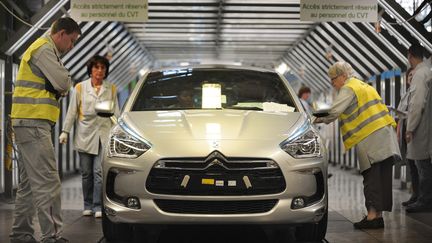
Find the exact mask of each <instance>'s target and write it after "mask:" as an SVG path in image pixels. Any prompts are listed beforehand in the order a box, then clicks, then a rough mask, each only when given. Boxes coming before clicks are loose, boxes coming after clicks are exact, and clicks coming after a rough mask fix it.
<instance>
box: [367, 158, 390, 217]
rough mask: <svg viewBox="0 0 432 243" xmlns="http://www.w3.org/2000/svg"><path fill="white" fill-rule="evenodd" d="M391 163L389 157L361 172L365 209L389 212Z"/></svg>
mask: <svg viewBox="0 0 432 243" xmlns="http://www.w3.org/2000/svg"><path fill="white" fill-rule="evenodd" d="M393 162H394V158H393V157H390V158H387V159H385V160H383V161H381V162H378V163H374V164H372V166H371V168H369V169H367V170H365V171H363V172H362V175H363V186H364V196H365V204H366V208H367V209H368V211H369V209H370V208H374V209H375V210H376V211H379V212H380V211H389V212H391V210H392V206H393V191H392V190H393V189H392V184H393Z"/></svg>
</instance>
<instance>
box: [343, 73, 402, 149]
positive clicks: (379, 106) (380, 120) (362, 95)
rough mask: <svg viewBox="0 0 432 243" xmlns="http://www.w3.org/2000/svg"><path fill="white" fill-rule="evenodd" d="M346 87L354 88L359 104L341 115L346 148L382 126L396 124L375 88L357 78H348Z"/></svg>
mask: <svg viewBox="0 0 432 243" xmlns="http://www.w3.org/2000/svg"><path fill="white" fill-rule="evenodd" d="M344 87H348V88H350V89H352V90H353V91H354V93H355V95H356V97H357V104H356V105H354V106H351V107H348V108H347V109H346V110H345V111H344V112H343V113H342V114H340V115H339V126H340V129H341V132H342V140H343V143H344V145H345V149H346V150H348V149H350V148H352V147H353V146H354V145H356V144H358V143H359V142H361V141H362V140H363V139H365V138H366V137H367V136H369V135H370V134H372V133H373V132H375V131H376V130H378V129H380V128H383V127H385V126H387V125H392V126H394V127H395V126H396V122H395V121H394V119H393V118H392V117H391V116H390V114H389V112H388V109H387V107H386V105H385V104H383V102H382V99H381V97H380V96H379V94H378V92H377V91H376V90H375V88H373V87H372V86H370V85H368V84H366V83H364V82H362V81H360V80H358V79H356V78H351V79H349V80H347V81H346V83H345V85H344Z"/></svg>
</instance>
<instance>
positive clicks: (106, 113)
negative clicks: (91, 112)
mask: <svg viewBox="0 0 432 243" xmlns="http://www.w3.org/2000/svg"><path fill="white" fill-rule="evenodd" d="M95 111H96V114H97V115H98V116H101V117H111V116H113V115H114V102H113V101H111V100H104V101H99V102H96V104H95Z"/></svg>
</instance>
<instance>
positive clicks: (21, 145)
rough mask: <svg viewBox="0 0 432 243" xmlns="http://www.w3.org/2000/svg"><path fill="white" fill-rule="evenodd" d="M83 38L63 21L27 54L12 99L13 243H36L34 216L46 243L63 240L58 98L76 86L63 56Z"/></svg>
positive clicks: (67, 20) (73, 24)
mask: <svg viewBox="0 0 432 243" xmlns="http://www.w3.org/2000/svg"><path fill="white" fill-rule="evenodd" d="M80 34H81V31H80V28H79V26H78V24H77V23H76V22H75V21H74V20H73V19H71V18H60V19H58V20H57V21H55V22H54V23H53V24H52V26H51V31H50V33H49V34H47V35H44V36H42V37H40V38H38V39H37V40H35V41H34V42H33V43H32V44H31V45H30V46H29V47H28V48H27V50H26V51H25V52H24V55H23V57H22V59H21V63H20V66H19V70H18V74H17V78H16V82H15V90H14V93H13V98H12V112H11V117H12V126H13V129H14V133H15V142H16V145H17V148H18V155H19V156H18V169H19V178H20V182H19V185H18V190H17V195H16V199H15V210H14V222H13V225H12V231H11V234H10V240H11V242H12V243H13V242H37V241H36V240H35V237H34V228H33V224H32V221H33V217H34V216H35V215H36V214H37V217H38V220H39V225H40V229H41V233H42V237H41V242H44V243H46V242H68V241H67V240H66V239H64V238H62V237H61V236H62V225H63V223H62V218H61V201H60V192H61V188H60V178H59V174H58V170H57V163H56V159H55V153H54V147H53V144H52V140H51V129H52V127H53V126H54V124H55V123H56V121H57V119H58V118H59V113H60V110H59V98H60V97H61V96H64V95H66V94H67V92H68V91H69V89H70V88H71V85H72V81H71V77H70V75H69V71H68V70H67V69H66V68H65V67H64V65H63V63H62V61H61V59H60V55H61V54H64V53H65V52H67V51H69V50H70V49H72V47H73V46H74V43H75V42H76V40H77V39H78V37H79V35H80Z"/></svg>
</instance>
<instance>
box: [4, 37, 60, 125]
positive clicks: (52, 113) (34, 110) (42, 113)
mask: <svg viewBox="0 0 432 243" xmlns="http://www.w3.org/2000/svg"><path fill="white" fill-rule="evenodd" d="M46 43H49V40H48V39H47V38H46V37H41V38H39V39H37V40H36V41H35V42H33V43H32V44H31V45H30V47H29V48H28V49H27V50H26V51H25V53H24V55H23V58H22V60H21V63H20V67H19V70H18V75H17V79H16V82H15V90H14V93H13V96H12V112H11V117H12V119H14V118H15V119H45V120H49V121H52V122H56V121H57V119H58V118H59V114H60V109H59V103H58V101H57V99H56V98H55V94H53V93H51V92H49V91H47V90H45V82H49V81H48V80H45V77H39V76H37V75H36V74H34V73H33V71H32V70H31V68H30V65H29V61H30V59H31V57H32V55H33V53H34V52H35V51H36V50H37V49H39V48H40V47H41V46H42V45H44V44H46ZM53 48H54V47H53Z"/></svg>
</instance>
